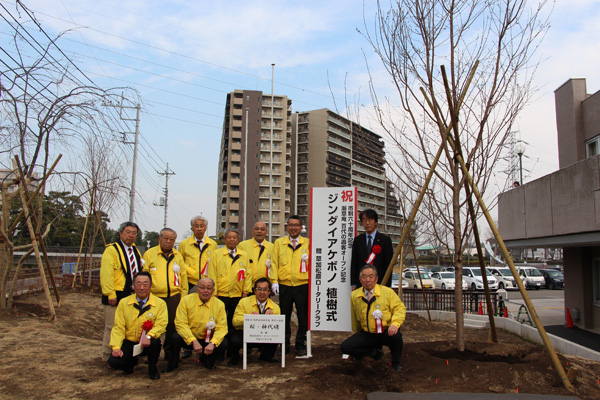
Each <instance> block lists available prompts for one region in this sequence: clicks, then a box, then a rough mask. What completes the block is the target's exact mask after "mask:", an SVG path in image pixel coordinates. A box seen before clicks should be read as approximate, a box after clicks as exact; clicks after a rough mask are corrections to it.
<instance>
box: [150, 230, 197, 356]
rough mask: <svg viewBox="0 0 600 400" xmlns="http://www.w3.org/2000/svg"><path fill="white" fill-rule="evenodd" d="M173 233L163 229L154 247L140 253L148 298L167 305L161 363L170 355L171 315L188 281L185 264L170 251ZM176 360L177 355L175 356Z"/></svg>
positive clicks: (173, 321) (175, 252) (175, 235)
mask: <svg viewBox="0 0 600 400" xmlns="http://www.w3.org/2000/svg"><path fill="white" fill-rule="evenodd" d="M176 239H177V233H175V231H174V230H173V229H171V228H163V229H161V231H160V235H159V237H158V246H154V247H152V248H151V249H149V250H148V251H146V252H145V253H144V260H145V265H144V271H148V272H150V275H151V276H152V290H151V291H152V294H153V295H155V296H158V297H160V298H161V299H162V300H164V301H165V303H167V309H168V311H169V324H168V325H167V332H166V336H165V343H164V344H163V349H164V351H165V359H166V360H168V359H169V356H170V355H171V354H170V353H171V336H172V335H173V333H175V313H176V312H177V306H178V305H179V301H180V299H181V297H182V296H185V295H186V294H188V280H187V273H186V268H185V261H183V257H181V254H180V253H179V252H178V251H177V250H175V249H173V246H174V245H175V240H176ZM177 357H179V354H177Z"/></svg>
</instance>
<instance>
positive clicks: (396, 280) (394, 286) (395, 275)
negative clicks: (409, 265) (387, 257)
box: [392, 272, 408, 289]
mask: <svg viewBox="0 0 600 400" xmlns="http://www.w3.org/2000/svg"><path fill="white" fill-rule="evenodd" d="M399 284H400V274H399V273H397V272H392V289H398V285H399ZM402 289H408V282H406V281H405V280H404V279H402Z"/></svg>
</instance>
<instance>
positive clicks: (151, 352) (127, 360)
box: [108, 339, 160, 374]
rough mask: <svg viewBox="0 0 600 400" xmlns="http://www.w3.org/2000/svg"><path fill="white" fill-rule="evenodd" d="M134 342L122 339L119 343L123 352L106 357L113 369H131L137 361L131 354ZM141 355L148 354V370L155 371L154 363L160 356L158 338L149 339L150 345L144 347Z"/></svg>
mask: <svg viewBox="0 0 600 400" xmlns="http://www.w3.org/2000/svg"><path fill="white" fill-rule="evenodd" d="M136 344H137V343H136V342H131V341H129V340H123V344H122V345H121V351H122V352H123V356H122V357H113V356H112V355H111V356H110V357H108V363H109V365H110V366H111V368H113V369H122V370H123V371H133V367H135V364H136V363H137V360H136V359H137V356H136V357H134V356H133V346H134V345H136ZM140 355H141V356H148V372H149V373H151V374H152V373H154V372H156V363H157V362H158V357H159V356H160V339H150V346H148V347H146V348H144V351H143V352H142V354H140Z"/></svg>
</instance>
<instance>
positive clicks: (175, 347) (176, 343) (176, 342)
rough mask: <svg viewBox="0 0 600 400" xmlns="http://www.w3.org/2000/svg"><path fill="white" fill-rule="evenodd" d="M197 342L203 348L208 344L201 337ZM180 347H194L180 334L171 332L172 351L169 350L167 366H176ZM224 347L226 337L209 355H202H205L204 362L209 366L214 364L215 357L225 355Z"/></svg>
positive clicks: (191, 348)
mask: <svg viewBox="0 0 600 400" xmlns="http://www.w3.org/2000/svg"><path fill="white" fill-rule="evenodd" d="M198 343H200V345H201V346H202V348H203V349H204V348H205V347H206V346H208V345H209V343H206V342H205V341H204V340H203V339H198ZM182 347H183V348H184V349H187V350H193V349H194V346H193V345H192V344H191V343H190V344H186V343H185V340H183V338H182V337H181V336H179V333H177V332H175V333H174V334H173V336H171V350H172V352H171V357H170V358H169V367H171V368H177V366H178V365H179V352H180V351H181V348H182ZM226 349H227V339H223V341H222V342H221V344H220V345H219V346H217V347H215V350H214V351H213V352H212V354H211V355H209V356H204V357H206V358H205V360H206V363H207V364H208V365H210V366H213V365H215V361H216V360H217V358H219V357H221V356H223V355H225V350H226Z"/></svg>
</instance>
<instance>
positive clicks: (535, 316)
mask: <svg viewBox="0 0 600 400" xmlns="http://www.w3.org/2000/svg"><path fill="white" fill-rule="evenodd" d="M450 141H451V139H450ZM451 145H452V144H451ZM456 159H457V160H458V162H459V163H460V166H461V168H462V170H463V174H464V176H465V178H466V179H467V182H468V183H469V186H470V187H471V189H472V190H473V194H474V195H475V198H476V199H477V201H478V202H479V206H480V207H481V210H482V211H483V215H485V219H486V220H487V222H488V225H489V226H490V229H491V230H492V232H493V233H494V238H495V239H496V241H497V242H498V245H499V246H500V250H501V251H502V255H503V256H504V259H505V260H506V262H507V263H508V267H509V268H510V271H511V273H512V274H513V277H514V278H515V281H516V282H517V286H518V287H519V292H521V296H523V300H524V301H525V305H526V306H527V309H528V310H529V313H530V315H531V318H532V319H533V322H534V323H535V326H536V328H537V330H538V332H539V334H540V337H541V338H542V342H544V346H545V347H546V350H547V351H548V354H549V355H550V358H551V359H552V365H553V366H554V368H555V369H556V371H557V372H558V375H559V376H560V379H561V380H562V383H563V385H564V386H565V387H566V388H567V389H568V390H569V391H571V392H572V391H573V390H574V389H573V385H571V381H570V380H569V378H568V377H567V374H566V373H565V370H564V368H563V366H562V365H561V363H560V360H559V359H558V356H557V355H556V352H555V351H554V347H553V346H552V343H550V339H549V338H548V334H547V333H546V330H545V329H544V325H543V324H542V321H541V320H540V317H539V316H538V314H537V311H536V310H535V307H533V303H532V302H531V299H530V298H529V295H528V294H527V290H526V289H525V286H523V282H522V281H521V278H520V277H519V273H518V272H517V269H516V268H515V264H514V263H513V260H512V258H511V257H510V253H509V252H508V249H507V248H506V244H505V243H504V240H502V237H501V236H500V232H499V231H498V228H497V227H496V224H495V223H494V221H493V219H492V216H491V215H490V213H489V211H488V209H487V207H486V205H485V202H484V201H483V198H482V197H481V194H480V193H479V190H478V189H477V186H475V183H474V182H473V178H472V177H471V175H470V173H469V170H468V169H467V166H466V165H465V162H464V160H463V158H462V157H461V156H459V155H458V156H457V157H456Z"/></svg>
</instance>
